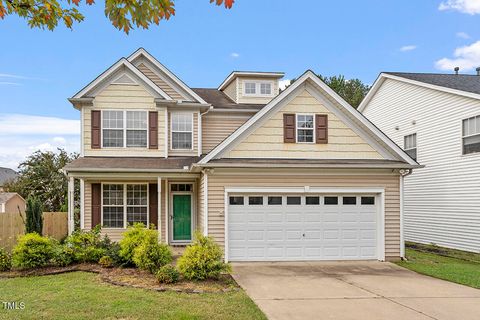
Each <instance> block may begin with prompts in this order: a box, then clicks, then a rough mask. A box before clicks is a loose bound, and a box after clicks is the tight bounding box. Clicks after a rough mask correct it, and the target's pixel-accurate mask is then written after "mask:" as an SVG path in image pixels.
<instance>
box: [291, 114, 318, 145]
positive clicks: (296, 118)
mask: <svg viewBox="0 0 480 320" xmlns="http://www.w3.org/2000/svg"><path fill="white" fill-rule="evenodd" d="M298 116H312V117H313V128H312V131H313V141H312V142H308V141H298V130H305V128H302V129H299V127H298ZM315 118H316V117H315V114H313V113H296V114H295V142H296V143H306V144H313V143H315V141H317V140H316V139H317V136H316V131H317V130H315V128H316V126H317V124H316V119H315ZM306 130H310V129H306Z"/></svg>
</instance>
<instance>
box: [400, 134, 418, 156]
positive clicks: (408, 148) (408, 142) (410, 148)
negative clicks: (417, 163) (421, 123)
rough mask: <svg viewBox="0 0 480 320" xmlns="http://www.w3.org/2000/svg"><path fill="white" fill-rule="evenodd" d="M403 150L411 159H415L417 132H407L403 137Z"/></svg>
mask: <svg viewBox="0 0 480 320" xmlns="http://www.w3.org/2000/svg"><path fill="white" fill-rule="evenodd" d="M403 143H404V148H403V149H404V150H405V152H406V153H407V154H408V155H409V156H410V157H411V158H412V159H413V160H417V134H416V133H413V134H409V135H408V136H405V137H403Z"/></svg>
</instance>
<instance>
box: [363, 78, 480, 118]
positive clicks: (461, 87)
mask: <svg viewBox="0 0 480 320" xmlns="http://www.w3.org/2000/svg"><path fill="white" fill-rule="evenodd" d="M386 79H392V80H397V81H402V82H406V83H410V84H413V85H417V86H421V87H425V88H430V89H433V90H438V91H443V92H447V93H452V94H457V95H461V96H465V97H468V98H474V99H480V76H477V75H469V74H442V73H408V72H382V73H380V75H379V76H378V78H377V80H375V83H374V84H373V86H372V88H371V89H370V91H369V92H368V94H367V95H366V96H365V98H364V99H363V101H362V103H361V104H360V106H359V107H358V110H359V111H363V110H364V109H365V107H366V106H367V105H368V103H369V102H370V100H371V99H372V98H373V96H374V95H375V93H376V92H377V90H378V89H379V88H380V87H381V85H382V84H383V82H384V81H385V80H386Z"/></svg>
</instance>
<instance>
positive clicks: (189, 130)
mask: <svg viewBox="0 0 480 320" xmlns="http://www.w3.org/2000/svg"><path fill="white" fill-rule="evenodd" d="M192 147H193V113H172V149H180V150H181V149H184V150H185V149H188V150H191V149H192Z"/></svg>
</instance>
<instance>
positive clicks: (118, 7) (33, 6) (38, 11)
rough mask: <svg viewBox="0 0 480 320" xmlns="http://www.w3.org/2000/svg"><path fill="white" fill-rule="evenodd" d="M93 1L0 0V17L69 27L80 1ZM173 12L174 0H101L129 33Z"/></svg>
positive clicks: (227, 0) (89, 0)
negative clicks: (12, 17) (11, 16)
mask: <svg viewBox="0 0 480 320" xmlns="http://www.w3.org/2000/svg"><path fill="white" fill-rule="evenodd" d="M234 1H235V0H210V3H215V4H216V5H217V6H220V5H222V4H223V5H224V6H225V8H227V9H230V8H232V6H233V3H234ZM83 2H84V3H85V4H87V5H94V4H95V2H94V0H85V1H82V0H66V1H57V0H0V19H4V18H5V17H6V16H8V15H17V16H19V17H21V18H24V19H26V20H27V23H28V25H29V26H30V27H31V28H41V29H45V28H47V29H48V30H54V29H55V28H56V27H57V26H58V24H59V23H63V24H64V25H65V26H66V27H67V28H70V29H72V28H73V24H74V23H75V22H76V23H80V22H82V21H83V20H84V19H85V16H84V15H83V14H82V13H81V12H80V10H79V8H80V5H81V4H82V3H83ZM174 15H175V0H141V1H136V0H105V16H106V17H107V18H108V19H109V20H110V21H111V23H112V25H113V26H114V27H115V28H117V29H119V30H122V31H123V32H125V33H127V34H128V33H129V32H130V30H132V29H133V28H134V27H136V28H140V27H141V28H143V29H148V28H149V27H150V26H151V25H152V24H156V25H158V24H159V23H160V21H161V20H168V19H170V18H171V17H172V16H174Z"/></svg>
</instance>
